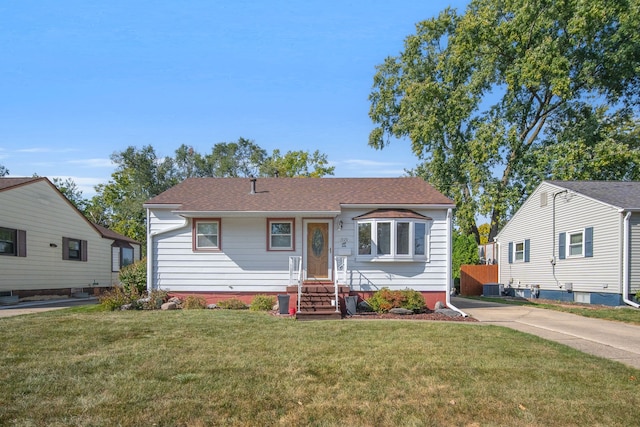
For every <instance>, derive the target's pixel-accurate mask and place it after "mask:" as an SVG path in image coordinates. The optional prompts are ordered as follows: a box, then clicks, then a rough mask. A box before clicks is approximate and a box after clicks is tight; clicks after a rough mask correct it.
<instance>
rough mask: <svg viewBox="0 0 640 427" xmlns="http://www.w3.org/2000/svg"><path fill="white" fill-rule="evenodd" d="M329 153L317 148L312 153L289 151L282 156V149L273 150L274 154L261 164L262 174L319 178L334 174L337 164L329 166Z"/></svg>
mask: <svg viewBox="0 0 640 427" xmlns="http://www.w3.org/2000/svg"><path fill="white" fill-rule="evenodd" d="M328 164H329V162H328V160H327V155H326V154H322V153H320V151H318V150H316V151H314V152H313V153H312V154H309V152H308V151H302V150H299V151H287V153H286V154H285V155H284V156H282V155H281V154H280V150H278V149H275V150H273V154H271V156H269V157H268V158H267V159H265V160H264V162H263V163H262V165H260V175H262V176H281V177H310V178H319V177H322V176H325V175H333V171H334V170H335V166H328Z"/></svg>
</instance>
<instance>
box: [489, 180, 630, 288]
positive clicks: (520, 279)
mask: <svg viewBox="0 0 640 427" xmlns="http://www.w3.org/2000/svg"><path fill="white" fill-rule="evenodd" d="M559 191H561V189H560V188H558V187H555V186H552V185H550V184H548V183H543V184H541V185H540V186H539V187H538V188H537V189H536V190H535V191H534V193H533V194H532V195H531V196H530V197H529V199H527V200H526V201H525V203H524V204H523V206H522V207H521V208H520V209H519V210H518V212H516V214H515V215H514V217H513V218H512V219H511V221H509V223H508V224H507V225H506V226H505V227H504V229H503V230H502V231H501V232H500V233H499V235H498V242H499V265H500V267H499V269H500V282H501V283H503V284H505V285H507V284H509V283H511V285H512V286H513V287H515V288H518V287H529V286H531V285H540V287H541V289H547V290H563V289H564V286H563V284H564V283H572V284H573V290H574V292H576V291H577V292H599V293H620V282H621V270H620V260H621V256H622V254H621V248H622V242H621V234H622V229H621V227H622V216H621V214H620V213H618V211H617V209H616V208H613V207H611V206H608V205H605V204H602V203H599V202H596V201H594V200H592V199H588V198H586V197H583V196H580V195H577V194H575V193H568V194H567V193H563V194H558V196H557V197H556V202H555V213H556V215H555V217H556V218H555V233H554V232H553V195H554V193H558V192H559ZM542 193H547V203H546V206H541V205H542V204H541V197H543V198H544V196H542ZM587 227H593V257H577V258H568V259H560V258H559V256H558V235H559V233H562V232H572V231H578V230H582V229H584V228H587ZM554 234H555V236H554ZM525 239H528V240H530V245H531V252H530V262H528V263H525V262H514V263H511V264H509V257H508V245H509V242H522V241H524V240H525ZM554 239H555V243H554ZM554 256H555V258H556V266H555V276H554V268H553V266H552V264H551V259H552V257H554ZM561 286H562V287H561Z"/></svg>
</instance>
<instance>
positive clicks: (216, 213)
mask: <svg viewBox="0 0 640 427" xmlns="http://www.w3.org/2000/svg"><path fill="white" fill-rule="evenodd" d="M171 213H173V214H175V215H180V216H182V217H185V218H202V217H225V216H233V217H234V218H237V217H244V218H253V217H256V218H259V217H269V218H271V217H276V216H286V217H293V216H304V217H306V218H312V217H314V216H318V217H322V218H327V217H328V216H334V217H335V216H338V215H340V214H341V213H342V212H341V211H179V210H174V211H171Z"/></svg>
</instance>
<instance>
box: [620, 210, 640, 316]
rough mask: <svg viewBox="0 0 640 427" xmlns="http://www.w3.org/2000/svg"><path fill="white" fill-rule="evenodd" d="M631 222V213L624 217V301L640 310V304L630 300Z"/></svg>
mask: <svg viewBox="0 0 640 427" xmlns="http://www.w3.org/2000/svg"><path fill="white" fill-rule="evenodd" d="M630 220H631V212H627V213H626V215H625V216H624V226H623V230H624V231H623V233H624V235H623V244H622V251H623V255H622V301H624V303H625V304H627V305H630V306H632V307H635V308H640V304H637V303H635V302H633V301H631V300H630V299H629V288H630V287H631V283H630V280H629V265H630V264H631V251H630V248H629V245H630V244H631V242H630V240H631V239H630V238H629V233H630V226H629V222H630Z"/></svg>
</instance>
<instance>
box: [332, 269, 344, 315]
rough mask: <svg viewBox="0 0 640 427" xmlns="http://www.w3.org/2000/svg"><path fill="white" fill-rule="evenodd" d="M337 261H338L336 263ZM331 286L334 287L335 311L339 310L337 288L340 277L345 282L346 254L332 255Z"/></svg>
mask: <svg viewBox="0 0 640 427" xmlns="http://www.w3.org/2000/svg"><path fill="white" fill-rule="evenodd" d="M338 261H339V262H340V263H338ZM333 271H334V274H333V277H334V279H333V286H334V288H335V298H336V312H338V313H339V312H340V299H339V298H340V296H339V288H340V279H342V281H343V282H344V283H345V284H346V283H347V257H346V256H335V257H333Z"/></svg>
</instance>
